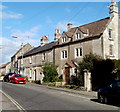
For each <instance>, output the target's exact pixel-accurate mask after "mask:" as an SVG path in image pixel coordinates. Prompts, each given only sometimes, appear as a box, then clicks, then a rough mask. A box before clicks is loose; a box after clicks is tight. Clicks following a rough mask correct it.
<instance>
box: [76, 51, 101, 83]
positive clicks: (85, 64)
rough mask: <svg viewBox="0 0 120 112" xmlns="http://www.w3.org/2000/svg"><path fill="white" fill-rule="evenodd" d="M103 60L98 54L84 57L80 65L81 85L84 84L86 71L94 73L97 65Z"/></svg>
mask: <svg viewBox="0 0 120 112" xmlns="http://www.w3.org/2000/svg"><path fill="white" fill-rule="evenodd" d="M100 60H102V58H101V57H100V56H98V55H96V54H92V53H90V54H87V55H85V56H84V57H83V61H82V62H80V63H79V67H78V69H79V71H80V74H79V78H80V85H83V83H84V70H85V69H87V70H88V71H89V72H91V73H92V72H93V70H94V65H95V63H98V62H99V61H100Z"/></svg>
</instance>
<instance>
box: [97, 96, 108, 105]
mask: <svg viewBox="0 0 120 112" xmlns="http://www.w3.org/2000/svg"><path fill="white" fill-rule="evenodd" d="M98 100H99V102H100V103H105V104H107V103H108V98H107V97H106V96H104V95H99V98H98Z"/></svg>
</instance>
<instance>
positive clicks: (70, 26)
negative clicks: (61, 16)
mask: <svg viewBox="0 0 120 112" xmlns="http://www.w3.org/2000/svg"><path fill="white" fill-rule="evenodd" d="M67 27H68V31H69V30H70V29H71V28H72V24H71V23H68V24H67Z"/></svg>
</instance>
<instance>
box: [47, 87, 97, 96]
mask: <svg viewBox="0 0 120 112" xmlns="http://www.w3.org/2000/svg"><path fill="white" fill-rule="evenodd" d="M47 88H49V89H54V90H58V91H64V92H69V93H73V94H80V95H84V96H89V97H94V98H97V92H95V91H84V90H73V89H66V88H58V87H50V86H47Z"/></svg>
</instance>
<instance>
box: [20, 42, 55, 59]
mask: <svg viewBox="0 0 120 112" xmlns="http://www.w3.org/2000/svg"><path fill="white" fill-rule="evenodd" d="M55 45H56V42H51V43H48V44H45V45H44V46H38V47H36V48H33V49H32V50H30V51H29V52H27V53H25V54H24V57H27V56H31V55H34V54H37V53H40V52H43V51H46V50H50V49H52V48H53V47H54V46H55ZM19 58H21V57H19Z"/></svg>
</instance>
